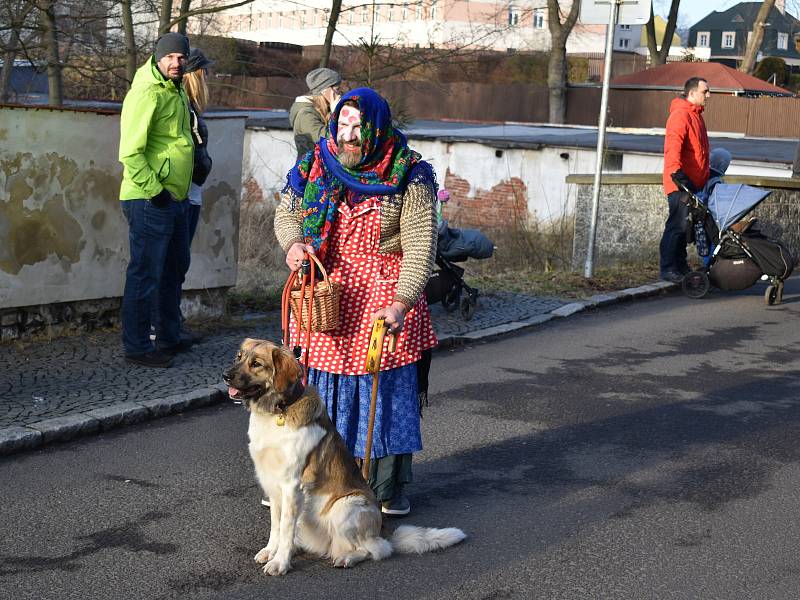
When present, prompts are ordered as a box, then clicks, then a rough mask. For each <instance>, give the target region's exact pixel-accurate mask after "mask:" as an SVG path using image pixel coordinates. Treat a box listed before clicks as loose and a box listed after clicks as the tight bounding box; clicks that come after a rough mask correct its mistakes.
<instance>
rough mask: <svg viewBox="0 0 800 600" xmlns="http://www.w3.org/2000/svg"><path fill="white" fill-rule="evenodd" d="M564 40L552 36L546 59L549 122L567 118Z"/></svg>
mask: <svg viewBox="0 0 800 600" xmlns="http://www.w3.org/2000/svg"><path fill="white" fill-rule="evenodd" d="M565 43H566V42H565V40H556V38H553V47H552V49H551V50H550V58H549V59H548V61H547V87H548V88H549V91H550V96H549V97H550V114H549V117H550V122H551V123H564V122H565V121H566V120H567V49H566V46H565Z"/></svg>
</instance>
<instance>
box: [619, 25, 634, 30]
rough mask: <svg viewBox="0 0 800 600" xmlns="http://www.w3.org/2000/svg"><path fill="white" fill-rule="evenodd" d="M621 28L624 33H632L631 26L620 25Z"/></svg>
mask: <svg viewBox="0 0 800 600" xmlns="http://www.w3.org/2000/svg"><path fill="white" fill-rule="evenodd" d="M619 28H620V29H621V30H622V31H630V30H631V26H630V25H620V26H619Z"/></svg>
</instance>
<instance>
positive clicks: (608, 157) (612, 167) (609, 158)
mask: <svg viewBox="0 0 800 600" xmlns="http://www.w3.org/2000/svg"><path fill="white" fill-rule="evenodd" d="M603 171H604V172H606V173H608V172H609V171H617V172H619V171H622V152H608V151H606V152H605V153H604V154H603Z"/></svg>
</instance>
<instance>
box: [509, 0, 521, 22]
mask: <svg viewBox="0 0 800 600" xmlns="http://www.w3.org/2000/svg"><path fill="white" fill-rule="evenodd" d="M508 24H509V25H518V24H519V9H518V8H517V7H516V6H514V5H513V4H509V5H508Z"/></svg>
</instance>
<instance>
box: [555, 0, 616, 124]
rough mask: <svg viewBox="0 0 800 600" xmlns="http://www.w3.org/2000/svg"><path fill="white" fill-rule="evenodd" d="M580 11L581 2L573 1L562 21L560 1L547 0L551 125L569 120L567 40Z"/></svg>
mask: <svg viewBox="0 0 800 600" xmlns="http://www.w3.org/2000/svg"><path fill="white" fill-rule="evenodd" d="M580 9H581V1H580V0H573V2H572V6H571V7H570V10H569V12H568V13H566V15H565V16H564V20H563V21H562V20H561V18H562V10H561V6H559V0H547V12H548V19H547V25H548V27H549V28H550V43H551V48H550V59H549V61H548V64H547V87H548V88H549V89H550V122H551V123H563V122H564V121H565V120H566V118H567V38H568V37H569V34H570V33H571V32H572V28H573V27H574V26H575V21H577V19H578V14H579V13H580ZM611 35H613V33H611Z"/></svg>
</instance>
